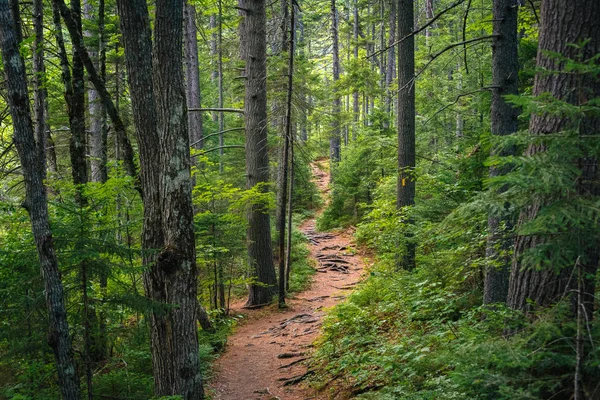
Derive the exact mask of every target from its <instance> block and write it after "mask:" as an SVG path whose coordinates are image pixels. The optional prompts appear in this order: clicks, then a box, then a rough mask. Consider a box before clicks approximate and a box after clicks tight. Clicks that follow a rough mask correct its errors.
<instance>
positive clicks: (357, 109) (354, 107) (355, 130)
mask: <svg viewBox="0 0 600 400" xmlns="http://www.w3.org/2000/svg"><path fill="white" fill-rule="evenodd" d="M395 1H396V0H392V2H395ZM353 14H354V22H353V24H352V38H353V41H354V46H353V56H354V60H355V62H356V61H357V60H358V29H359V26H358V0H354V7H353ZM352 112H353V117H354V124H353V126H352V140H353V141H356V139H357V137H358V120H359V117H360V103H359V99H358V90H354V92H353V93H352Z"/></svg>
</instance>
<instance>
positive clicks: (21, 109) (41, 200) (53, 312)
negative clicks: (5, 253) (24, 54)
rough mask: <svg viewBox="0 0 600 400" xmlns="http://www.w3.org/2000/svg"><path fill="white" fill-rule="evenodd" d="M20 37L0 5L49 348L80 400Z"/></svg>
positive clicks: (64, 388) (67, 395) (73, 397)
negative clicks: (46, 317)
mask: <svg viewBox="0 0 600 400" xmlns="http://www.w3.org/2000/svg"><path fill="white" fill-rule="evenodd" d="M15 31H16V29H15V25H14V20H13V18H12V16H11V11H10V7H9V4H8V1H7V0H0V42H1V47H2V59H3V60H4V73H5V76H6V85H7V89H8V104H9V106H10V112H11V116H12V121H13V126H14V130H13V141H14V144H15V147H16V149H17V152H18V154H19V159H20V161H21V167H22V170H23V177H24V179H25V202H24V203H23V205H24V207H25V208H26V209H27V211H28V213H29V217H30V220H31V227H32V232H33V237H34V241H35V244H36V248H37V253H38V258H39V260H40V266H41V272H42V277H43V280H44V289H45V290H44V293H45V296H46V306H47V309H48V319H49V327H48V344H49V345H50V347H51V348H52V350H53V352H54V358H55V361H56V368H57V372H58V380H59V386H60V390H61V393H62V397H63V398H64V399H66V400H78V399H79V398H80V391H79V376H78V374H77V368H76V366H75V362H74V360H73V349H72V347H71V338H70V337H69V325H68V322H67V310H66V307H65V299H64V292H63V285H62V282H61V278H60V271H59V269H58V260H57V259H56V253H55V251H54V244H53V239H52V232H51V230H50V222H49V217H48V203H47V197H46V188H45V187H44V175H45V174H44V171H43V168H44V162H43V160H42V159H41V157H40V151H38V149H37V147H36V142H35V135H34V131H33V125H32V121H31V114H30V111H29V99H28V94H27V81H26V73H25V64H24V62H23V59H22V58H21V56H20V54H19V46H18V42H17V35H16V33H15Z"/></svg>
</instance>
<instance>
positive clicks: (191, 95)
mask: <svg viewBox="0 0 600 400" xmlns="http://www.w3.org/2000/svg"><path fill="white" fill-rule="evenodd" d="M184 7H185V8H184V10H185V17H184V23H185V45H184V53H185V85H186V86H185V89H186V99H187V107H188V108H200V107H201V101H202V97H201V92H200V70H199V68H200V66H199V64H198V37H197V34H196V6H194V5H192V4H185V6H184ZM188 130H189V134H190V143H192V145H193V147H194V148H195V149H202V136H203V132H202V113H200V112H191V113H188Z"/></svg>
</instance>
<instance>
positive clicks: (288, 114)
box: [278, 2, 296, 307]
mask: <svg viewBox="0 0 600 400" xmlns="http://www.w3.org/2000/svg"><path fill="white" fill-rule="evenodd" d="M286 4H287V3H286ZM290 7H291V13H290V14H289V15H290V25H289V27H290V40H289V45H288V46H286V47H287V49H288V53H289V62H288V68H287V78H288V82H287V83H288V87H287V100H286V111H285V131H284V134H283V135H284V138H283V143H284V144H283V157H282V158H283V159H282V160H281V162H282V164H283V170H282V175H281V178H282V179H281V187H280V188H279V190H281V191H282V193H281V204H280V205H279V210H280V211H279V214H280V218H281V220H280V221H278V222H279V307H282V306H283V305H285V291H286V276H287V274H286V268H285V266H286V261H287V259H288V258H287V257H286V251H285V243H286V236H285V221H286V217H287V215H286V207H287V206H288V204H287V201H288V198H287V195H288V177H289V175H290V174H289V170H290V168H289V164H290V143H291V141H292V94H293V93H292V91H293V76H294V37H295V33H296V32H295V29H294V23H295V21H294V19H295V18H294V17H295V12H294V11H295V10H294V4H293V2H292V3H291V4H290ZM284 15H287V13H285V14H284ZM286 37H287V35H286ZM289 195H290V196H291V192H290V193H289ZM290 198H291V197H290ZM290 205H291V204H290ZM290 229H291V225H290V226H288V230H290ZM288 251H289V248H288ZM288 256H289V254H288Z"/></svg>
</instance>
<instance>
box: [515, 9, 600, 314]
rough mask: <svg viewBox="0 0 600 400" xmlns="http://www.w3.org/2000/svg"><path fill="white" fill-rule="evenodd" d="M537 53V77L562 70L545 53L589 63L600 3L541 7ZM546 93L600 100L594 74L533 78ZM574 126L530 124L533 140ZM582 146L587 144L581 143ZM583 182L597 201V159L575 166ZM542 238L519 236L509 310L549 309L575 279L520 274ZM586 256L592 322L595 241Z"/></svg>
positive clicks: (548, 121)
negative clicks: (535, 306) (525, 259)
mask: <svg viewBox="0 0 600 400" xmlns="http://www.w3.org/2000/svg"><path fill="white" fill-rule="evenodd" d="M540 18H541V21H542V24H541V28H540V37H539V48H538V55H537V68H538V71H560V70H561V69H563V68H564V66H563V65H561V62H560V61H558V60H556V59H555V58H554V57H553V56H552V55H550V54H549V53H550V52H551V53H558V54H561V55H562V56H563V57H568V58H571V59H583V60H589V59H590V58H591V57H593V56H595V55H597V54H598V53H599V52H600V26H599V24H600V3H599V2H598V1H595V0H573V1H568V2H564V1H560V0H545V1H543V2H542V7H541V15H540ZM586 39H589V42H588V43H587V44H586V46H585V47H584V49H583V50H581V49H577V48H575V47H573V46H571V44H573V43H575V44H578V43H582V42H583V41H584V40H586ZM545 92H549V93H550V94H552V96H554V97H555V98H557V99H560V100H562V101H564V102H567V103H570V104H574V105H581V104H583V103H585V102H586V101H587V100H588V99H592V98H598V97H599V96H600V83H599V82H598V80H597V78H595V77H593V76H592V74H585V75H584V74H575V73H565V72H560V73H553V74H548V73H545V72H538V73H537V74H536V76H535V81H534V87H533V94H534V95H540V94H541V93H545ZM571 124H572V121H570V120H569V119H568V118H564V117H563V118H561V117H559V116H556V115H550V114H543V113H540V114H534V115H533V116H532V117H531V120H530V123H529V131H530V133H531V134H532V135H544V134H552V133H557V132H560V131H563V130H565V129H569V128H573V127H572V126H571ZM578 129H579V133H580V135H581V136H583V137H584V138H585V137H586V136H589V135H598V132H600V118H599V117H598V116H592V115H590V116H587V117H586V118H584V119H583V120H582V121H581V122H580V123H579V126H578ZM582 140H585V139H582ZM543 151H545V148H544V146H534V145H532V146H530V147H529V148H528V149H527V151H526V155H531V156H532V155H534V154H537V153H539V152H543ZM577 162H578V164H579V165H578V167H579V169H580V171H581V177H580V179H579V181H578V182H577V183H576V184H577V191H578V193H579V194H580V195H584V196H591V197H592V198H594V199H597V196H598V195H600V185H599V184H598V179H599V177H598V159H597V156H596V155H589V156H586V157H585V158H582V159H580V160H578V161H577ZM542 207H543V204H542V203H541V202H540V201H536V202H534V203H533V204H532V205H531V206H530V207H528V208H527V209H526V210H524V211H523V212H522V213H521V215H520V216H519V220H518V222H517V230H518V228H520V227H521V226H522V225H523V224H525V223H526V222H528V221H531V220H532V219H533V218H535V217H536V216H537V215H538V213H539V211H540V209H541V208H542ZM544 241H545V240H544V238H543V237H540V236H524V235H523V236H518V237H517V238H516V240H515V249H514V257H513V263H512V269H511V275H510V280H509V292H508V299H507V303H508V305H509V306H510V307H512V308H515V309H520V310H528V309H530V307H531V306H530V303H529V302H528V299H531V300H532V301H533V302H534V303H535V304H538V305H540V306H546V305H549V304H551V303H553V302H555V301H557V300H559V299H560V297H562V296H563V294H564V293H565V291H566V290H568V289H569V288H571V287H572V285H574V283H575V282H576V280H577V279H573V280H570V279H569V277H570V276H571V273H572V270H573V266H570V267H568V268H563V269H562V270H560V271H558V272H557V271H555V269H553V268H541V269H539V268H531V267H528V268H523V265H522V263H521V259H522V256H523V254H524V253H525V252H526V251H528V250H530V249H533V248H535V247H537V246H539V245H541V244H543V243H544ZM579 247H580V248H581V249H583V250H582V251H583V253H584V254H579V255H578V256H580V257H581V259H580V260H578V261H577V262H574V263H573V264H577V263H581V265H582V268H583V271H584V276H587V277H588V279H586V282H585V288H584V291H585V294H584V304H585V305H586V308H587V313H588V318H591V316H592V315H593V314H592V310H593V304H594V279H595V278H594V277H595V275H596V271H597V268H598V260H599V254H598V252H599V250H598V245H597V238H596V237H582V238H580V246H579Z"/></svg>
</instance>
